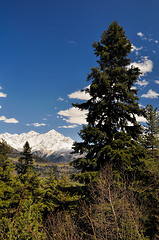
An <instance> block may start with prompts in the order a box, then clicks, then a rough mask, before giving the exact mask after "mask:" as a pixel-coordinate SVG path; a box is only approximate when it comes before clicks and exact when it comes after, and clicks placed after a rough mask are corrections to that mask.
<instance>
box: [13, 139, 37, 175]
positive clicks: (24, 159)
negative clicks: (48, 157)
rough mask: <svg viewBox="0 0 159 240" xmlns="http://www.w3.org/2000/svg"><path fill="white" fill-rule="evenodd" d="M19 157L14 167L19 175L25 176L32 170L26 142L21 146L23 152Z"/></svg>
mask: <svg viewBox="0 0 159 240" xmlns="http://www.w3.org/2000/svg"><path fill="white" fill-rule="evenodd" d="M21 155H22V156H21V157H20V159H19V160H18V164H17V166H16V169H17V172H18V174H20V175H23V174H25V173H26V172H27V171H28V170H29V169H30V170H31V169H33V158H32V153H31V148H30V146H29V143H28V141H27V142H26V143H25V144H24V146H23V152H22V153H21Z"/></svg>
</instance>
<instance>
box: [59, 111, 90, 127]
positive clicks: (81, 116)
mask: <svg viewBox="0 0 159 240" xmlns="http://www.w3.org/2000/svg"><path fill="white" fill-rule="evenodd" d="M87 113H88V111H87V110H83V111H81V110H79V109H78V108H75V107H72V108H69V109H67V110H65V111H60V112H58V114H59V115H61V116H63V120H64V121H66V122H69V123H75V124H79V125H81V124H86V123H87V122H86V114H87ZM64 117H66V118H64Z"/></svg>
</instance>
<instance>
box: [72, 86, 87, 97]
mask: <svg viewBox="0 0 159 240" xmlns="http://www.w3.org/2000/svg"><path fill="white" fill-rule="evenodd" d="M89 87H90V85H89V86H88V87H86V88H89ZM86 88H85V89H86ZM68 97H69V98H74V99H80V100H89V99H90V95H89V93H86V92H85V91H81V90H79V91H76V92H73V93H71V94H68Z"/></svg>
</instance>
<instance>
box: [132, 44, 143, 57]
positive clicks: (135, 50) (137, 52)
mask: <svg viewBox="0 0 159 240" xmlns="http://www.w3.org/2000/svg"><path fill="white" fill-rule="evenodd" d="M142 49H143V47H139V48H138V47H135V46H134V45H133V44H132V46H131V51H132V52H135V54H136V55H138V54H139V51H140V50H142Z"/></svg>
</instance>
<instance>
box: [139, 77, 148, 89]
mask: <svg viewBox="0 0 159 240" xmlns="http://www.w3.org/2000/svg"><path fill="white" fill-rule="evenodd" d="M136 84H138V85H139V86H140V87H145V86H147V85H148V84H149V82H148V81H146V80H145V79H144V80H142V81H139V80H138V81H137V82H136Z"/></svg>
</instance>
